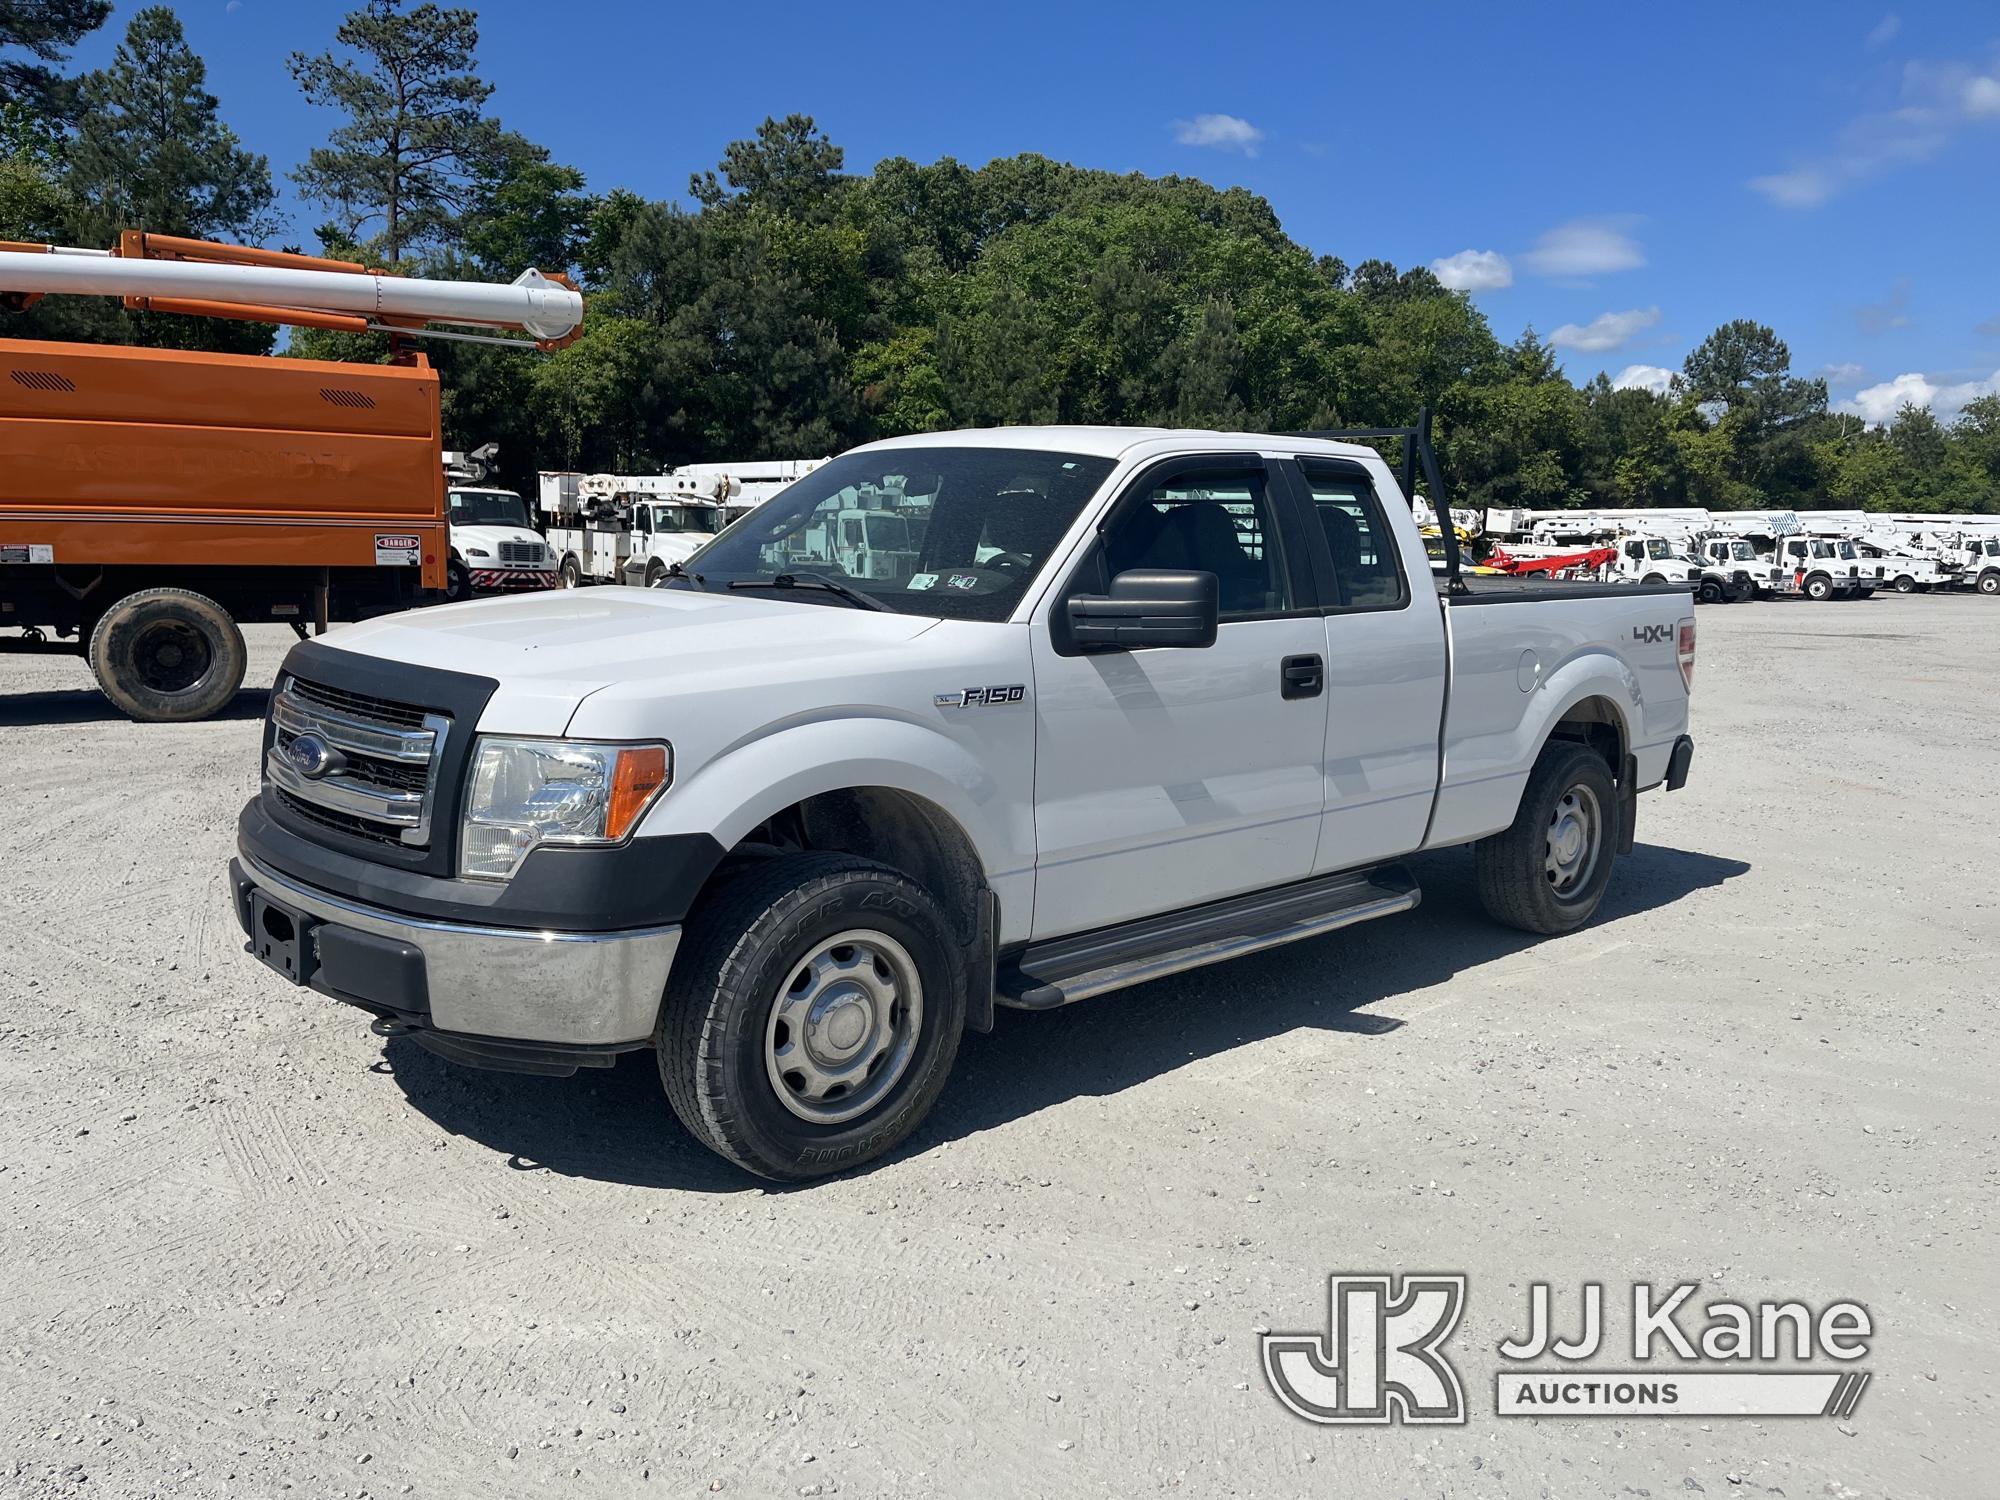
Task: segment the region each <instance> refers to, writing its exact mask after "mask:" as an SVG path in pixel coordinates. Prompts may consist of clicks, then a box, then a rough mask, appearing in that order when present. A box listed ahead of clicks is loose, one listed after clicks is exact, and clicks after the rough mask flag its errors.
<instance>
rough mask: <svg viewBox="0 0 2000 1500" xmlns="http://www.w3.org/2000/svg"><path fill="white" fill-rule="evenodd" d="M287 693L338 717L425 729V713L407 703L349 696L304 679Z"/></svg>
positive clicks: (296, 681)
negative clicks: (338, 715)
mask: <svg viewBox="0 0 2000 1500" xmlns="http://www.w3.org/2000/svg"><path fill="white" fill-rule="evenodd" d="M286 691H287V692H289V693H290V694H291V695H292V696H293V697H295V698H303V699H304V700H305V701H306V702H307V703H316V704H318V705H319V706H320V707H321V708H330V709H332V710H333V711H334V712H335V713H341V714H352V715H354V717H355V718H357V719H372V720H374V721H375V722H376V723H378V724H389V725H393V726H395V727H396V728H398V729H421V728H423V727H424V710H423V709H421V708H413V707H411V706H410V705H409V704H407V703H395V702H392V701H390V700H389V699H387V698H372V697H370V696H369V695H368V694H366V693H350V692H348V691H347V690H346V689H345V688H336V687H328V686H327V685H326V684H325V683H321V682H307V681H306V680H305V679H304V678H303V677H294V678H291V679H290V680H289V681H288V683H287V685H286Z"/></svg>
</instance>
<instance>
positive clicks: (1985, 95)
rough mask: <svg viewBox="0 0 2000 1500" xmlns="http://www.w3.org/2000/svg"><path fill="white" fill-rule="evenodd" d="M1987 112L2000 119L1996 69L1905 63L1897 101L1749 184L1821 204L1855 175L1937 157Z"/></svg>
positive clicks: (1861, 177)
mask: <svg viewBox="0 0 2000 1500" xmlns="http://www.w3.org/2000/svg"><path fill="white" fill-rule="evenodd" d="M1879 29H1880V28H1879V27H1878V28H1877V30H1879ZM1989 119H2000V76H1996V75H1995V70H1993V69H1990V68H1989V69H1987V70H1986V71H1984V72H1981V71H1979V70H1977V69H1975V68H1974V67H1972V66H1971V65H1968V64H1966V63H1963V62H1942V63H1939V62H1910V63H1905V64H1904V65H1903V68H1902V73H1901V79H1900V82H1899V86H1898V102H1897V104H1896V106H1895V107H1894V108H1893V109H1885V110H1878V111H1875V112H1874V113H1871V114H1864V115H1856V116H1855V117H1854V118H1853V119H1851V120H1849V121H1848V122H1847V123H1846V124H1845V125H1843V126H1842V127H1841V128H1840V130H1839V131H1838V132H1837V133H1836V134H1835V136H1834V138H1833V139H1832V140H1831V141H1830V142H1828V143H1827V144H1826V145H1825V146H1824V147H1822V148H1821V149H1819V150H1817V151H1812V152H1807V153H1805V154H1804V156H1803V157H1802V159H1801V160H1800V161H1799V162H1798V163H1797V164H1796V165H1794V166H1792V167H1791V168H1789V169H1788V170H1786V171H1782V172H1770V173H1766V174H1764V175H1761V176H1757V177H1752V178H1751V179H1750V181H1749V186H1750V188H1751V189H1752V190H1753V191H1755V192H1759V193H1762V194H1763V195H1764V196H1765V197H1766V198H1768V199H1770V200H1771V201H1772V202H1773V203H1775V204H1777V205H1778V206H1779V207H1780V208H1817V207H1819V206H1820V205H1821V204H1822V203H1825V202H1826V201H1827V200H1828V199H1829V198H1832V197H1834V196H1835V195H1837V194H1839V193H1842V192H1845V191H1846V190H1847V189H1848V188H1850V187H1852V186H1854V185H1855V184H1856V183H1859V182H1865V181H1867V180H1868V179H1869V178H1872V177H1876V176H1879V175H1880V174H1882V173H1884V172H1888V171H1891V170H1893V169H1895V168H1897V167H1906V166H1913V165H1917V164H1920V163H1923V162H1927V161H1929V160H1931V159H1932V158H1933V157H1935V156H1936V155H1937V154H1938V153H1939V152H1940V151H1942V150H1943V149H1944V148H1945V147H1946V146H1947V145H1948V144H1950V142H1951V140H1952V139H1953V137H1955V136H1956V135H1958V134H1959V133H1960V132H1962V131H1964V130H1966V129H1967V128H1969V127H1971V126H1974V125H1976V124H1979V123H1981V122H1983V121H1985V120H1989Z"/></svg>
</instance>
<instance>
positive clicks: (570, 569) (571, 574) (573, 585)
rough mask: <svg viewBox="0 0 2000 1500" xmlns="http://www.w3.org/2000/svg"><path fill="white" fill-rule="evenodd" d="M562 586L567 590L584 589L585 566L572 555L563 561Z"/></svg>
mask: <svg viewBox="0 0 2000 1500" xmlns="http://www.w3.org/2000/svg"><path fill="white" fill-rule="evenodd" d="M561 572H562V586H563V587H564V588H566V589H580V588H582V587H583V564H581V563H580V562H578V561H577V560H576V558H575V557H574V556H573V555H572V556H569V557H565V558H564V559H563V560H562V569H561Z"/></svg>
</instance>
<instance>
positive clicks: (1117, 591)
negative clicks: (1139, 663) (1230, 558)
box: [1068, 568, 1220, 651]
mask: <svg viewBox="0 0 2000 1500" xmlns="http://www.w3.org/2000/svg"><path fill="white" fill-rule="evenodd" d="M1068 614H1069V643H1070V645H1071V646H1072V647H1074V648H1075V649H1076V650H1078V651H1137V650H1140V649H1141V648H1144V647H1148V646H1213V645H1214V644H1215V629H1216V622H1217V619H1218V617H1219V615H1220V609H1219V607H1218V604H1217V595H1216V582H1215V575H1214V574H1213V573H1192V572H1189V573H1183V572H1174V571H1169V570H1167V569H1164V568H1133V569H1130V570H1129V571H1127V572H1124V573H1120V574H1118V576H1117V577H1115V578H1113V579H1112V580H1111V592H1110V593H1109V594H1108V595H1103V594H1079V595H1077V596H1075V597H1074V598H1072V599H1071V600H1070V601H1069V610H1068Z"/></svg>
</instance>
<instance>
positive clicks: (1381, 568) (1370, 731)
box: [1284, 455, 1446, 874]
mask: <svg viewBox="0 0 2000 1500" xmlns="http://www.w3.org/2000/svg"><path fill="white" fill-rule="evenodd" d="M1284 467H1285V470H1286V473H1287V476H1288V478H1289V480H1290V482H1291V483H1292V485H1293V486H1294V488H1295V490H1296V491H1297V493H1298V494H1299V496H1300V501H1301V505H1302V507H1303V508H1304V510H1305V513H1306V516H1307V531H1308V532H1309V534H1310V540H1311V552H1312V558H1313V562H1314V567H1315V569H1316V570H1317V573H1318V582H1319V587H1318V592H1319V595H1320V600H1321V614H1322V628H1323V629H1324V631H1325V633H1326V663H1327V686H1326V695H1327V737H1326V762H1325V792H1324V795H1325V799H1326V811H1325V813H1324V814H1323V817H1322V821H1321V831H1320V838H1319V847H1318V850H1317V852H1316V854H1315V856H1314V859H1313V873H1315V874H1325V873H1329V872H1331V871H1334V870H1346V869H1352V868H1355V867H1357V866H1361V865H1370V864H1376V863H1379V862H1381V861H1383V860H1386V859H1393V858H1396V857H1398V856H1400V855H1404V854H1408V853H1410V852H1411V851H1412V850H1414V849H1416V848H1417V847H1418V846H1419V845H1420V844H1422V843H1423V841H1424V829H1425V826H1426V825H1427V824H1428V823H1429V821H1430V812H1431V800H1432V798H1433V796H1434V795H1435V794H1436V790H1437V781H1438V736H1439V733H1440V731H1441V728H1442V723H1443V718H1444V697H1445V674H1446V659H1445V640H1444V613H1443V610H1442V608H1441V606H1440V604H1439V601H1438V596H1437V589H1436V586H1435V585H1434V584H1433V582H1432V580H1431V578H1430V576H1429V575H1428V574H1425V575H1423V576H1420V577H1414V578H1413V577H1411V576H1410V569H1409V567H1408V564H1407V560H1406V559H1405V558H1404V557H1403V555H1402V549H1401V548H1400V547H1399V546H1398V545H1397V542H1396V533H1395V532H1394V531H1393V530H1392V529H1391V528H1390V525H1389V516H1388V513H1387V511H1386V509H1385V497H1384V495H1383V494H1382V493H1381V492H1379V491H1378V490H1377V488H1376V486H1375V484H1374V482H1373V477H1372V475H1371V473H1370V471H1369V469H1368V468H1366V467H1365V466H1364V465H1362V464H1359V463H1355V462H1352V461H1350V460H1347V459H1336V458H1321V457H1314V456H1311V455H1304V456H1301V457H1299V458H1298V459H1297V460H1295V461H1294V462H1291V463H1289V464H1286V465H1285V466H1284ZM1387 501H1388V503H1393V504H1401V503H1402V502H1401V500H1400V498H1399V497H1396V496H1393V495H1391V496H1388V497H1387Z"/></svg>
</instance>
